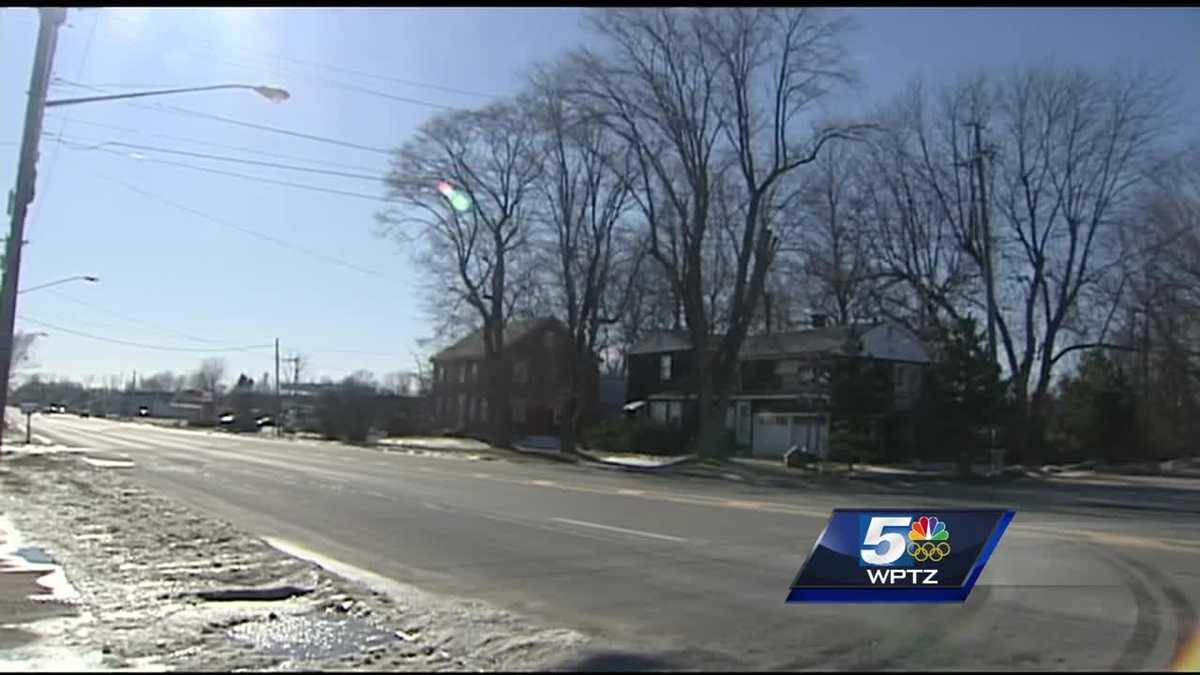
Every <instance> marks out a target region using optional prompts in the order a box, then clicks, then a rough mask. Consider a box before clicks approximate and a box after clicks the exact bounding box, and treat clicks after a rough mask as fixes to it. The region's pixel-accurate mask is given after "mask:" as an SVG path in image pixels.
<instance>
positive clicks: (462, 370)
mask: <svg viewBox="0 0 1200 675" xmlns="http://www.w3.org/2000/svg"><path fill="white" fill-rule="evenodd" d="M466 381H467V364H465V363H460V364H458V383H459V384H463V383H465V382H466Z"/></svg>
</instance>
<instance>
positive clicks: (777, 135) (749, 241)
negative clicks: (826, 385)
mask: <svg viewBox="0 0 1200 675" xmlns="http://www.w3.org/2000/svg"><path fill="white" fill-rule="evenodd" d="M592 23H593V26H594V27H595V28H596V29H597V30H598V32H599V33H600V34H601V36H603V37H604V38H606V39H607V42H608V45H609V46H610V47H611V50H610V53H608V54H604V55H601V54H597V53H594V52H591V51H588V50H583V51H581V52H579V53H577V54H576V62H577V64H578V65H579V66H580V67H581V69H582V70H583V71H584V72H585V73H586V76H585V77H582V78H581V86H580V91H581V94H582V95H584V96H586V98H587V101H588V103H589V105H592V106H594V109H595V110H597V112H598V114H599V115H600V116H601V119H602V120H604V121H605V123H606V124H607V125H608V126H609V128H610V129H612V130H613V131H614V132H615V133H617V134H618V135H619V136H621V137H622V138H623V139H625V141H626V142H627V143H628V144H629V145H630V148H631V149H632V150H633V151H634V153H635V155H634V156H635V158H636V165H635V166H636V168H637V176H636V181H637V182H636V184H635V188H636V189H635V193H634V194H635V198H636V202H637V204H638V207H639V209H640V210H641V211H642V213H643V215H644V217H645V219H646V221H647V224H648V226H649V254H650V256H651V257H652V258H653V259H654V260H655V261H657V263H658V264H659V265H660V266H661V267H662V268H663V269H664V271H666V273H667V276H668V278H669V279H670V282H671V285H672V286H673V287H674V291H675V294H676V295H677V297H678V298H679V299H680V301H681V304H682V309H683V315H684V317H685V319H686V323H687V330H688V333H689V335H690V338H691V341H692V349H693V351H692V360H693V368H694V370H695V372H697V373H700V374H701V377H699V382H698V383H697V399H698V405H699V408H698V416H697V418H698V421H699V425H698V427H699V428H698V433H699V439H698V440H699V449H700V451H701V452H702V453H704V454H706V455H712V454H716V453H718V452H720V447H719V439H720V431H721V429H720V424H721V420H723V419H724V414H720V413H723V411H724V409H725V407H726V406H727V405H728V394H729V388H730V386H731V385H732V382H733V377H734V374H735V368H736V364H737V353H738V351H739V348H740V347H741V343H742V341H743V340H744V338H745V335H746V332H747V330H748V327H749V325H750V322H751V320H752V319H753V317H754V315H755V310H756V305H757V302H758V301H759V299H760V298H761V296H762V288H763V285H764V281H765V278H766V273H767V270H768V269H769V268H770V266H771V262H772V260H773V259H774V257H775V254H776V252H777V249H778V246H779V238H778V232H777V227H779V226H780V223H781V219H780V215H781V213H780V211H779V202H778V200H777V194H776V193H777V188H778V185H777V184H778V183H779V181H780V180H781V179H783V178H785V177H786V176H788V175H789V174H791V173H792V172H794V171H795V170H797V169H798V168H799V167H801V166H803V165H805V164H808V163H810V162H812V161H813V160H814V159H815V158H816V157H817V156H818V154H819V153H820V151H821V149H822V147H823V146H824V145H825V144H826V143H828V142H829V141H831V140H833V139H836V138H840V137H845V136H847V135H848V134H847V130H846V129H845V128H840V127H838V128H826V129H823V130H819V131H817V132H816V133H815V135H814V136H813V137H811V138H809V139H808V140H807V141H801V140H799V139H797V138H796V135H797V129H796V127H797V126H798V121H799V117H800V116H801V115H803V114H805V113H807V112H808V109H809V108H810V106H811V105H812V104H813V103H814V102H815V101H817V100H819V99H821V98H822V97H823V96H824V95H825V94H826V93H827V91H828V90H829V89H830V87H832V86H834V85H837V84H839V83H842V82H845V81H847V80H848V79H849V73H848V71H847V69H846V68H845V66H844V61H843V54H842V49H841V44H840V39H841V36H842V34H843V33H844V31H845V28H846V27H847V24H846V23H845V21H844V20H840V19H838V18H836V17H834V16H831V15H828V14H826V13H824V12H822V11H819V10H811V9H795V8H768V9H762V8H741V7H739V8H719V9H708V8H706V9H703V10H702V9H698V8H669V9H668V8H659V9H613V10H602V11H599V12H598V13H596V14H594V15H593V22H592ZM720 190H729V191H730V193H728V194H730V195H734V194H736V195H738V198H737V199H733V200H731V202H728V203H727V205H728V204H729V203H732V202H740V204H741V206H740V207H737V208H729V209H727V211H728V215H733V214H736V215H737V216H738V217H737V219H736V221H735V223H736V224H735V223H725V225H726V226H727V227H728V228H729V229H728V230H727V234H728V236H729V240H730V243H731V244H732V250H731V251H729V253H730V255H731V265H730V270H731V273H730V274H729V280H728V282H727V285H726V286H724V287H723V289H722V291H721V292H723V293H725V294H726V296H725V301H724V302H723V303H722V307H723V309H722V311H721V312H720V314H719V315H717V316H713V314H712V313H711V312H710V307H711V306H712V305H713V304H714V303H713V299H714V298H716V297H717V296H716V295H713V294H712V293H713V291H712V288H711V287H706V285H705V284H706V281H707V280H708V279H709V277H710V271H711V270H710V266H711V265H706V264H705V259H706V254H707V256H709V257H711V253H712V251H713V249H712V243H713V239H714V238H716V237H718V236H720V234H721V233H720V232H719V230H720V229H721V225H720V224H717V223H715V222H714V218H713V215H714V211H715V210H716V207H718V201H717V199H716V195H717V193H718V192H719V191H720ZM718 326H720V327H721V328H723V329H724V331H725V332H724V335H721V336H717V337H714V333H715V331H716V330H717V327H718ZM714 411H719V412H714Z"/></svg>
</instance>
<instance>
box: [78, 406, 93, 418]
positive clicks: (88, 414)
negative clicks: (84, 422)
mask: <svg viewBox="0 0 1200 675" xmlns="http://www.w3.org/2000/svg"><path fill="white" fill-rule="evenodd" d="M79 416H80V417H91V416H92V411H91V410H88V409H86V408H85V409H83V410H80V411H79Z"/></svg>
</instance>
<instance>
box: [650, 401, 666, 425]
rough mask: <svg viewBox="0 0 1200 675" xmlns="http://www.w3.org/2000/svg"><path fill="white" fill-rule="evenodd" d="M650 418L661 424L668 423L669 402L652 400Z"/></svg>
mask: <svg viewBox="0 0 1200 675" xmlns="http://www.w3.org/2000/svg"><path fill="white" fill-rule="evenodd" d="M650 419H652V420H654V421H655V422H658V423H659V424H666V423H667V402H666V401H651V402H650Z"/></svg>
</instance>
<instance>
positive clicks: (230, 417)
mask: <svg viewBox="0 0 1200 675" xmlns="http://www.w3.org/2000/svg"><path fill="white" fill-rule="evenodd" d="M236 421H237V417H236V416H235V415H234V414H233V413H225V414H224V415H221V417H220V422H221V424H222V425H225V426H228V425H230V424H233V423H234V422H236Z"/></svg>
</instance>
